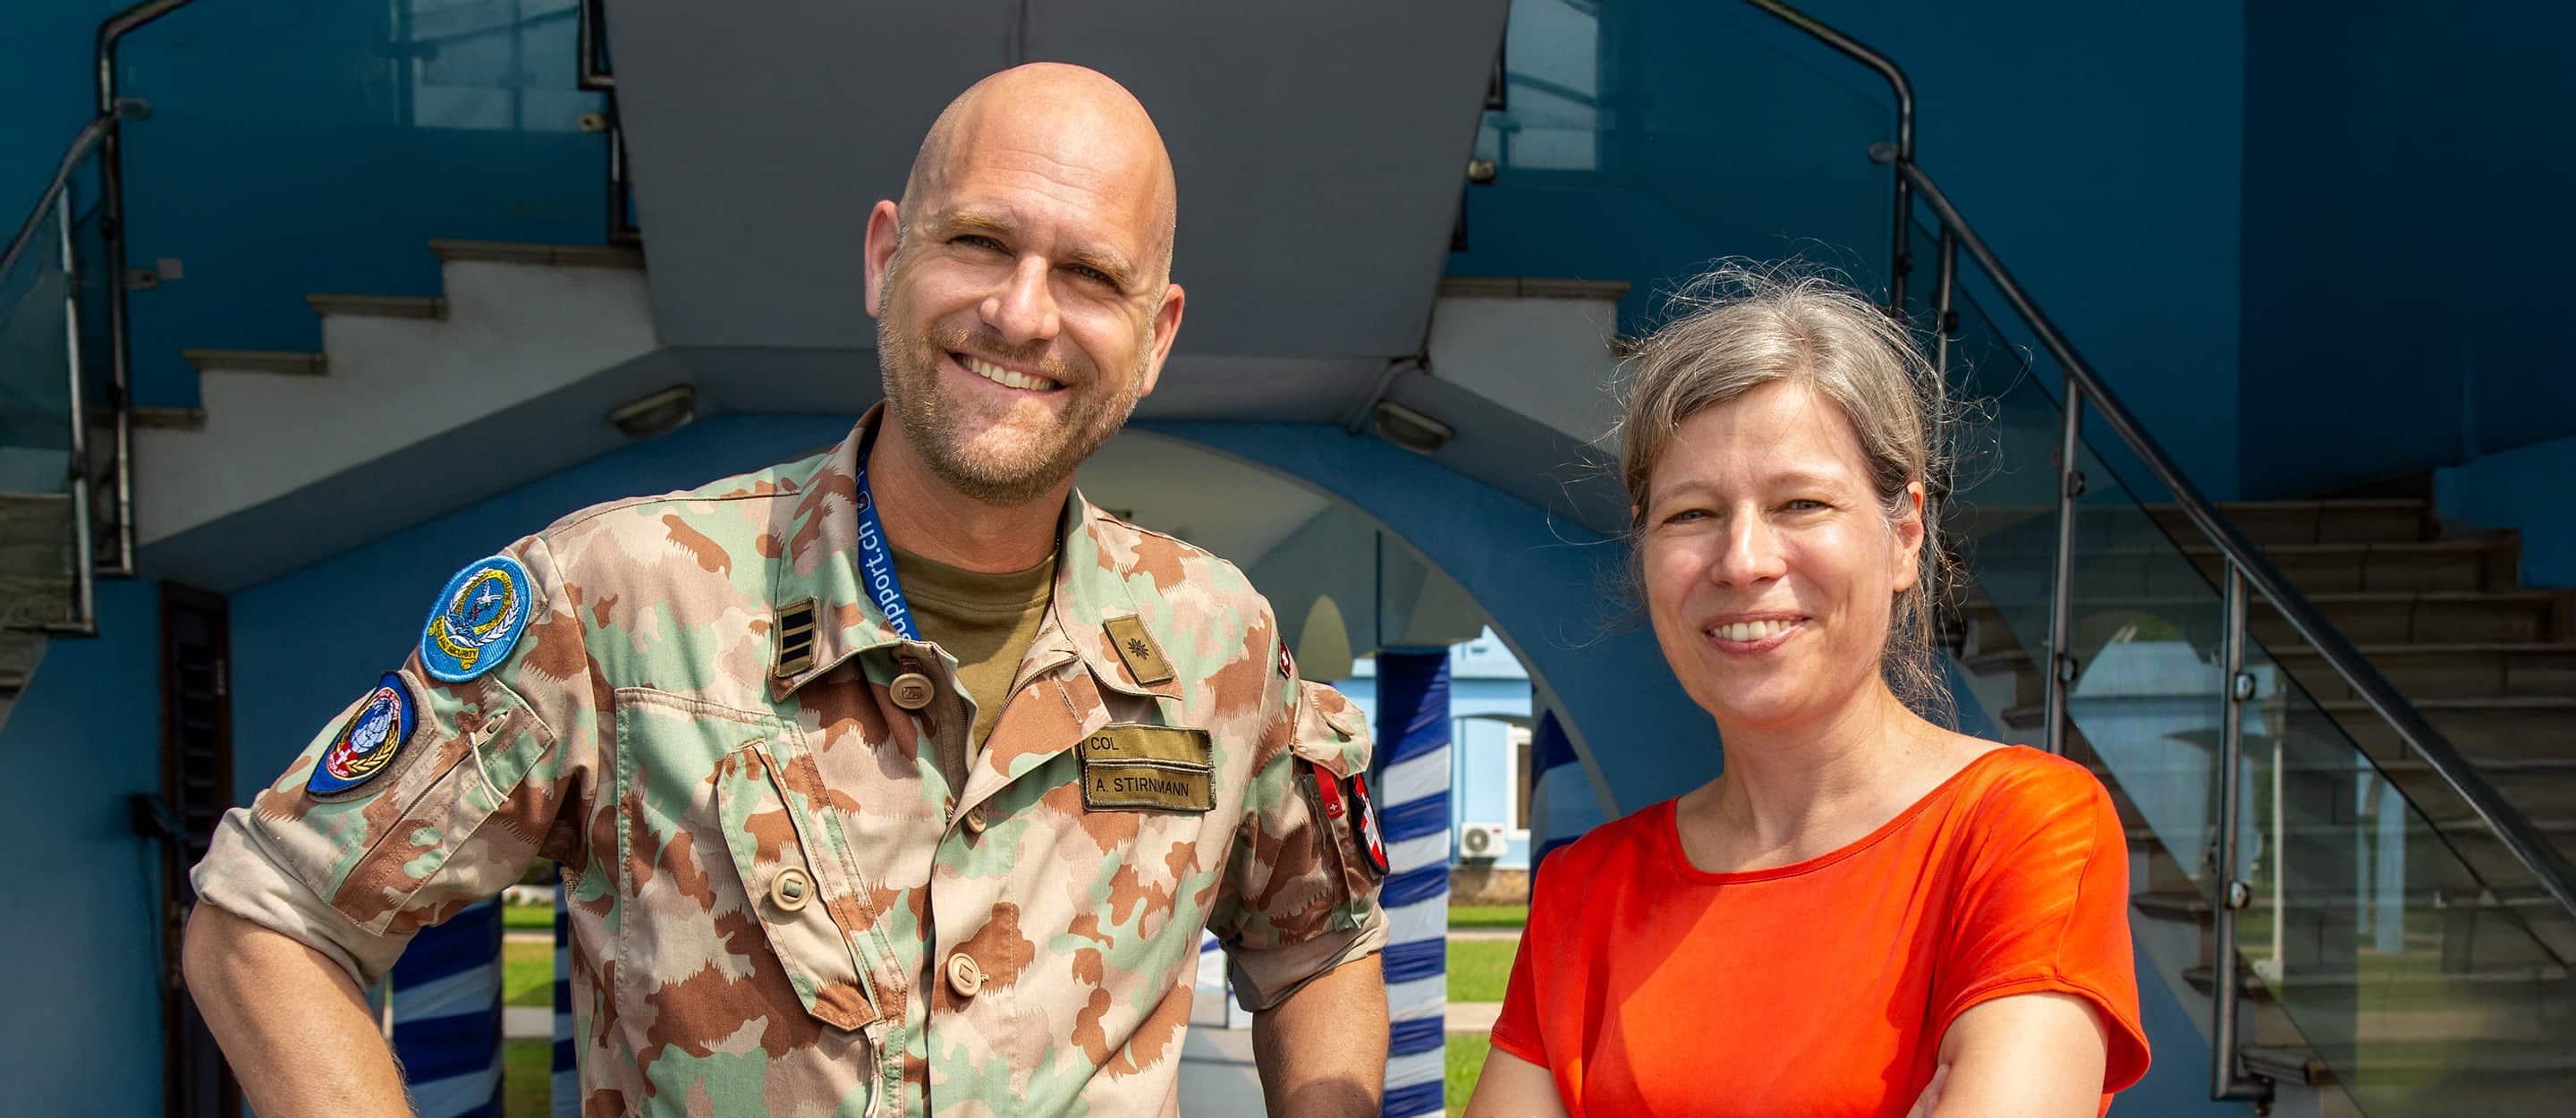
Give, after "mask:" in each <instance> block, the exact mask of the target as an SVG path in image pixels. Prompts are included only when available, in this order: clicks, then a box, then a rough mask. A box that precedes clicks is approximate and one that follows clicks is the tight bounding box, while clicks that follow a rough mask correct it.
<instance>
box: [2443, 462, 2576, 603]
mask: <svg viewBox="0 0 2576 1118" xmlns="http://www.w3.org/2000/svg"><path fill="white" fill-rule="evenodd" d="M2433 488H2434V503H2435V504H2436V505H2438V506H2439V507H2440V508H2441V511H2442V515H2443V516H2445V517H2448V518H2451V519H2455V520H2458V521H2461V522H2464V523H2466V524H2468V525H2470V526H2474V527H2482V528H2518V529H2521V531H2522V580H2523V583H2524V585H2527V586H2562V587H2563V586H2576V515H2571V513H2576V437H2569V438H2563V439H2553V440H2551V441H2549V442H2545V443H2532V444H2530V445H2528V446H2521V447H2516V448H2514V449H2512V450H2508V451H2503V452H2500V453H2496V454H2489V455H2483V456H2480V457H2478V458H2476V459H2474V460H2472V461H2470V462H2468V463H2467V464H2465V465H2460V466H2453V467H2450V468H2447V469H2443V470H2440V471H2437V472H2436V473H2435V474H2434V475H2433Z"/></svg>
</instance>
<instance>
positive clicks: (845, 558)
mask: <svg viewBox="0 0 2576 1118" xmlns="http://www.w3.org/2000/svg"><path fill="white" fill-rule="evenodd" d="M884 416H885V405H883V404H879V405H877V406H875V407H872V408H869V409H868V412H867V414H866V415H863V416H860V417H859V421H858V423H857V424H855V425H853V426H852V427H851V428H850V433H849V434H848V435H846V436H843V437H842V439H841V441H840V442H838V443H835V444H833V446H832V448H831V450H829V451H827V452H826V453H825V454H824V455H823V456H822V457H821V458H820V459H819V460H817V462H816V463H815V465H814V467H813V468H812V469H811V470H810V471H808V472H807V473H806V474H804V475H803V476H802V477H799V478H795V479H792V481H793V485H794V489H793V492H792V494H790V495H786V496H784V497H783V498H782V499H781V500H780V501H779V502H778V504H777V506H776V510H777V511H776V512H775V513H774V514H773V516H772V527H771V529H770V535H771V537H772V539H771V540H770V541H764V543H765V545H766V547H767V548H768V549H774V550H775V552H776V556H775V558H776V561H775V562H774V563H773V564H772V566H771V571H772V574H771V580H770V594H769V600H770V612H771V618H770V632H771V660H770V662H771V664H772V665H776V664H777V663H778V657H777V651H778V640H779V626H780V622H781V621H782V619H784V620H788V621H794V620H796V618H795V616H794V615H795V614H796V612H797V611H798V610H799V607H801V606H803V605H804V604H805V603H807V602H811V603H812V609H813V613H812V614H811V616H812V618H813V622H812V623H813V626H814V635H813V641H814V652H813V656H812V657H811V659H809V660H805V662H804V663H802V664H801V665H800V666H798V668H797V670H795V671H794V672H792V673H787V674H779V673H777V672H775V671H774V670H773V672H772V674H771V676H770V680H769V689H770V697H771V698H772V699H785V698H786V697H787V696H788V695H790V694H792V693H794V692H795V691H796V689H797V688H799V687H802V686H804V685H805V682H806V681H807V680H810V679H813V678H814V677H815V676H819V675H822V674H823V673H825V672H828V671H830V670H832V669H833V668H835V667H838V666H839V665H840V664H841V662H842V661H844V660H847V659H849V658H850V657H852V656H856V655H858V654H860V653H863V652H867V651H870V650H872V649H877V648H883V647H886V646H888V645H892V644H896V643H898V642H900V641H901V640H902V639H903V636H902V634H900V633H898V632H896V631H895V629H894V626H892V625H891V624H888V623H887V621H886V619H885V615H884V614H883V613H882V612H880V611H879V610H878V609H877V606H876V603H875V601H873V600H872V599H870V598H869V596H868V594H867V591H866V589H865V588H864V587H863V586H862V585H861V584H860V582H859V568H858V554H859V540H858V492H859V489H858V484H859V448H860V447H861V446H863V445H865V444H866V443H867V442H868V436H869V434H870V433H871V432H873V431H874V430H875V429H876V425H877V424H879V423H881V422H883V421H884ZM1061 523H1062V524H1063V532H1064V535H1063V538H1062V539H1061V540H1060V541H1058V545H1057V552H1056V555H1057V561H1056V570H1055V594H1054V600H1053V602H1052V603H1051V604H1050V606H1049V607H1048V609H1049V612H1050V615H1051V617H1050V619H1051V620H1052V621H1053V622H1054V624H1052V625H1050V626H1044V627H1042V628H1041V629H1040V631H1039V634H1038V637H1037V639H1036V641H1035V642H1033V643H1032V645H1031V646H1030V649H1029V653H1028V655H1029V656H1030V657H1036V656H1038V655H1040V654H1041V653H1042V652H1045V651H1048V650H1055V651H1057V652H1059V653H1061V652H1062V651H1064V650H1065V648H1064V646H1066V645H1069V646H1070V651H1071V652H1072V653H1074V654H1075V655H1076V656H1078V657H1080V658H1081V659H1082V661H1083V662H1084V664H1085V665H1087V666H1088V667H1089V668H1090V669H1091V674H1092V676H1093V677H1094V678H1095V679H1097V680H1099V681H1100V683H1101V684H1102V685H1103V686H1106V687H1109V688H1110V689H1112V690H1116V691H1121V692H1124V693H1127V694H1130V695H1137V696H1152V695H1159V696H1163V697H1167V698H1177V697H1179V695H1180V681H1179V680H1177V679H1172V680H1164V681H1162V682H1160V683H1156V684H1152V685H1146V684H1141V683H1138V682H1136V676H1135V674H1134V673H1133V672H1132V671H1130V670H1129V668H1128V666H1127V662H1126V661H1125V660H1124V659H1122V658H1121V657H1120V656H1119V655H1118V650H1117V646H1116V644H1115V643H1114V640H1113V638H1112V637H1111V636H1110V634H1109V632H1108V629H1107V624H1108V623H1109V622H1110V621H1111V620H1113V619H1116V618H1121V617H1139V618H1140V620H1142V621H1143V622H1144V624H1145V626H1146V628H1147V629H1148V630H1159V629H1161V628H1162V625H1161V624H1160V621H1161V619H1160V618H1157V617H1151V616H1143V615H1142V614H1141V611H1139V610H1138V609H1137V607H1136V599H1135V596H1134V593H1133V592H1132V591H1131V590H1130V583H1131V580H1134V579H1137V578H1144V579H1145V580H1146V581H1147V583H1148V584H1149V585H1150V584H1151V582H1152V577H1151V576H1150V575H1149V574H1146V573H1144V572H1140V571H1139V570H1138V569H1137V562H1136V549H1135V546H1134V542H1133V540H1131V539H1129V537H1132V536H1134V535H1135V534H1136V532H1135V530H1134V529H1132V528H1129V527H1127V526H1126V525H1123V524H1120V523H1119V522H1118V521H1116V520H1114V519H1111V518H1110V517H1109V516H1108V515H1107V514H1105V513H1103V512H1101V511H1100V509H1099V507H1098V506H1096V505H1093V504H1092V503H1091V502H1090V501H1088V500H1085V499H1083V496H1082V493H1081V491H1079V490H1076V491H1075V492H1074V493H1073V494H1072V496H1071V497H1069V498H1068V499H1067V501H1066V510H1065V515H1064V516H1063V517H1062V518H1061ZM1157 597H1158V598H1159V595H1157ZM1047 629H1054V630H1056V631H1055V632H1053V633H1049V632H1047V631H1046V630H1047Z"/></svg>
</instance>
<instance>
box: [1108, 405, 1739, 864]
mask: <svg viewBox="0 0 2576 1118" xmlns="http://www.w3.org/2000/svg"><path fill="white" fill-rule="evenodd" d="M1131 430H1136V431H1141V432H1145V433H1150V434H1153V435H1159V436H1162V437H1165V438H1170V439H1175V440H1179V441H1182V442H1186V443H1190V444H1194V445H1196V446H1198V447H1200V448H1203V449H1205V450H1207V451H1210V452H1212V453H1215V454H1218V455H1222V456H1225V457H1228V458H1233V459H1236V460H1239V461H1242V462H1247V463H1251V464H1253V465H1256V466H1260V467H1263V468H1265V469H1267V470H1268V471H1270V472H1272V473H1275V474H1278V475H1280V476H1282V477H1285V478H1287V479H1290V480H1292V481H1294V482H1296V483H1297V484H1299V485H1302V486H1304V487H1306V488H1309V489H1312V490H1314V491H1317V492H1320V493H1322V494H1325V495H1327V496H1329V497H1332V498H1334V499H1336V500H1338V501H1340V502H1341V503H1343V504H1345V505H1347V506H1349V507H1350V508H1352V509H1354V510H1356V511H1357V512H1358V513H1359V514H1360V515H1362V516H1364V517H1366V518H1367V519H1368V520H1369V521H1371V522H1373V523H1374V524H1375V525H1376V526H1377V527H1378V528H1379V529H1380V530H1382V531H1384V532H1385V533H1386V534H1387V535H1388V536H1389V537H1391V538H1393V539H1395V540H1397V541H1398V542H1400V543H1401V544H1402V545H1403V546H1404V547H1405V548H1406V549H1407V550H1408V551H1410V552H1411V553H1412V554H1413V555H1414V556H1415V557H1416V558H1418V559H1420V560H1421V561H1422V562H1423V563H1424V564H1426V565H1428V566H1430V567H1431V568H1433V569H1435V570H1438V571H1439V572H1440V573H1442V574H1443V575H1446V576H1447V577H1449V578H1450V579H1452V580H1454V581H1455V582H1457V583H1458V585H1459V586H1461V587H1463V588H1464V589H1465V590H1466V591H1467V593H1468V594H1469V595H1470V596H1472V597H1474V598H1475V599H1476V601H1477V602H1478V603H1479V604H1480V605H1482V606H1483V607H1484V609H1485V611H1486V613H1487V616H1488V617H1489V619H1490V620H1491V621H1492V623H1493V627H1494V631H1495V632H1496V633H1497V634H1498V635H1500V636H1501V637H1502V639H1503V641H1504V642H1505V643H1506V644H1507V645H1509V646H1510V648H1511V650H1512V653H1513V655H1514V656H1517V657H1518V658H1519V659H1520V661H1521V663H1522V665H1524V666H1525V667H1527V668H1528V669H1529V672H1530V682H1531V685H1532V687H1533V689H1534V690H1535V691H1536V692H1537V694H1538V697H1539V699H1540V701H1541V702H1542V703H1543V704H1545V705H1547V706H1551V707H1554V708H1555V709H1556V710H1558V711H1560V712H1562V714H1563V716H1564V719H1565V721H1566V724H1567V734H1568V736H1569V737H1570V738H1572V740H1573V742H1574V747H1575V752H1576V754H1577V755H1578V756H1579V757H1580V758H1581V759H1582V762H1583V765H1584V768H1585V770H1586V771H1587V772H1588V773H1589V775H1590V776H1591V778H1592V785H1593V788H1594V789H1595V791H1596V793H1598V794H1601V795H1603V796H1604V797H1605V798H1606V799H1607V801H1608V802H1606V803H1604V804H1603V805H1602V809H1603V811H1604V813H1605V814H1606V815H1609V816H1613V817H1615V816H1618V815H1622V814H1626V813H1628V812H1632V811H1635V810H1637V809H1639V808H1642V807H1645V806H1647V805H1648V804H1651V803H1654V802H1656V801H1658V800H1662V799H1666V798H1668V797H1671V796H1674V795H1678V794H1680V793H1682V792H1685V791H1688V790H1690V789H1691V788H1693V787H1696V786H1698V785H1699V784H1700V783H1702V782H1705V781H1707V780H1709V779H1710V778H1712V777H1715V776H1716V775H1717V772H1718V770H1719V768H1720V767H1721V764H1722V760H1721V757H1720V755H1719V751H1718V743H1717V730H1716V726H1715V724H1714V723H1712V722H1711V721H1710V719H1709V717H1708V714H1707V712H1705V711H1703V710H1701V709H1700V708H1699V706H1698V704H1696V703H1693V702H1692V701H1691V700H1690V697H1689V696H1688V695H1686V694H1684V693H1683V692H1682V689H1681V685H1680V684H1679V683H1678V682H1676V681H1675V680H1674V678H1673V675H1672V672H1671V670H1670V669H1669V668H1668V667H1667V666H1666V665H1665V663H1664V657H1663V652H1662V650H1661V649H1660V648H1658V647H1657V646H1656V644H1655V641H1654V637H1653V635H1652V634H1651V633H1650V632H1648V631H1646V629H1645V628H1644V627H1643V626H1627V627H1608V626H1605V624H1604V619H1605V618H1607V617H1608V616H1610V615H1611V613H1612V612H1613V611H1614V609H1615V607H1612V606H1610V605H1609V604H1608V603H1607V602H1606V601H1605V599H1604V598H1603V597H1602V592H1603V589H1604V588H1606V587H1609V586H1613V585H1616V581H1617V577H1616V576H1617V573H1618V564H1619V563H1620V562H1621V561H1622V560H1621V553H1620V550H1619V548H1618V546H1617V545H1616V542H1615V541H1611V540H1608V539H1606V538H1604V537H1602V536H1600V535H1599V534H1597V533H1594V532H1592V531H1590V530H1588V529H1585V528H1583V527H1581V526H1579V525H1574V524H1570V523H1567V522H1564V521H1561V520H1558V519H1555V518H1553V517H1551V516H1550V515H1549V513H1548V512H1547V510H1545V509H1543V508H1540V507H1538V506H1536V505H1533V504H1530V503H1529V502H1526V501H1523V500H1521V499H1519V498H1517V497H1514V496H1512V495H1510V494H1508V493H1505V492H1503V491H1502V490H1500V489H1496V488H1494V487H1493V486H1490V485H1487V484H1485V483H1483V482H1481V481H1478V480H1476V479H1474V478H1471V477H1467V476H1466V475H1463V474H1460V473H1457V472H1455V471H1452V470H1450V469H1448V468H1446V467H1443V466H1441V465H1440V464H1439V463H1437V462H1436V461H1434V460H1432V459H1428V458H1424V457H1422V456H1419V455H1415V454H1411V453H1408V452H1406V451H1403V450H1400V449H1397V448H1396V447H1394V446H1393V445H1391V444H1388V443H1387V442H1385V441H1383V440H1380V439H1377V438H1373V437H1367V436H1357V435H1352V434H1349V433H1347V432H1345V431H1343V430H1342V429H1341V428H1338V427H1328V426H1321V425H1315V424H1290V423H1184V422H1154V423H1140V424H1137V425H1135V426H1134V427H1133V428H1131ZM1605 627H1608V628H1611V631H1608V632H1603V631H1602V630H1603V629H1604V628H1605Z"/></svg>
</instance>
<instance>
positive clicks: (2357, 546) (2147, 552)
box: [1970, 532, 2521, 597]
mask: <svg viewBox="0 0 2576 1118" xmlns="http://www.w3.org/2000/svg"><path fill="white" fill-rule="evenodd" d="M2010 542H2011V543H2013V544H2015V545H2017V546H2013V547H2011V548H2010V549H2009V550H2006V549H2003V548H2000V547H1981V548H1978V549H1976V550H1974V551H1973V552H1971V555H1972V558H1971V562H1970V566H1971V567H1972V568H1973V569H1975V570H1977V571H1979V572H1981V573H1983V574H1985V575H1986V576H1987V577H1989V578H1993V577H1998V576H2002V577H2012V578H2015V579H2032V578H2036V579H2039V580H2041V583H2042V584H2043V585H2044V584H2045V580H2046V579H2047V577H2048V572H2049V571H2050V570H2051V564H2052V563H2053V561H2054V553H2053V548H2054V547H2055V541H2054V539H2053V538H2051V539H2049V540H2037V539H2031V538H2023V539H2017V540H2014V541H2010ZM2520 554H2521V539H2520V537H2518V536H2516V535H2514V534H2513V533H2510V532H2498V533H2490V534H2488V535H2483V536H2473V537H2467V538H2462V539H2446V540H2407V541H2398V542H2387V541H2380V542H2340V543H2298V544H2272V545H2267V546H2265V547H2264V548H2263V557H2264V558H2265V559H2267V560H2269V561H2270V562H2271V564H2272V566H2273V568H2274V569H2276V570H2278V571H2280V572H2281V574H2282V575H2283V576H2284V577H2286V578H2288V579H2289V580H2290V584H2291V585H2292V586H2294V587H2296V588H2297V589H2298V590H2299V592H2300V593H2302V594H2311V595H2313V594H2327V593H2354V592H2361V591H2405V590H2504V589H2513V588H2514V587H2515V583H2514V574H2515V569H2516V566H2517V564H2518V561H2519V557H2520ZM2075 563H2076V574H2075V586H2076V593H2077V594H2079V595H2082V596H2086V597H2099V596H2103V595H2112V596H2121V595H2140V596H2154V595H2170V596H2176V597H2188V596H2192V595H2198V594H2208V595H2213V596H2214V595H2216V593H2217V586H2218V580H2219V578H2220V577H2221V575H2223V574H2224V572H2225V558H2224V553H2222V552H2220V551H2219V550H2218V548H2217V546H2216V545H2214V544H2209V543H2206V542H2202V541H2200V540H2199V538H2198V537H2197V536H2196V535H2195V536H2193V537H2190V538H2189V539H2188V540H2187V541H2186V543H2185V546H2183V547H2181V548H2179V549H2177V548H2176V547H2175V546H2174V545H2173V544H2172V543H2171V542H2169V541H2165V540H2157V541H2155V542H2153V543H2147V544H2129V545H2124V546H2116V547H2105V548H2094V549H2083V548H2079V549H2078V550H2077V551H2076V555H2075Z"/></svg>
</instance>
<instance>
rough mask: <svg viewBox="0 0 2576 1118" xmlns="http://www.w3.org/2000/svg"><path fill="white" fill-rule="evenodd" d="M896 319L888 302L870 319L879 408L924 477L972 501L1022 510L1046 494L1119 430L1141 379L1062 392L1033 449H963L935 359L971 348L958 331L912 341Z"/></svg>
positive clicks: (1077, 386)
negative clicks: (1117, 387)
mask: <svg viewBox="0 0 2576 1118" xmlns="http://www.w3.org/2000/svg"><path fill="white" fill-rule="evenodd" d="M902 317H903V316H902V314H901V310H900V307H899V306H897V305H895V304H894V303H893V301H891V300H890V301H889V305H888V306H887V308H886V313H885V315H884V317H882V318H880V319H878V321H877V368H878V372H879V373H880V375H882V376H883V378H884V380H885V396H886V410H887V412H889V413H890V414H892V415H893V417H894V421H895V422H897V423H900V424H902V425H903V434H904V438H905V440H906V441H907V442H909V443H911V444H912V445H913V446H914V447H916V448H918V449H919V451H920V454H921V457H922V461H923V462H924V463H925V464H927V465H928V466H929V467H930V472H931V473H932V474H934V475H936V476H937V477H938V478H939V480H940V481H941V482H943V483H945V484H946V485H947V486H948V487H949V488H951V489H954V490H956V491H957V492H959V493H961V494H964V495H965V496H967V497H968V498H970V499H972V500H975V501H979V502H982V503H984V504H988V505H1024V504H1027V503H1029V502H1031V501H1034V500H1037V499H1038V498H1040V497H1044V496H1046V494H1047V491H1048V490H1051V489H1054V488H1055V487H1056V486H1057V485H1059V484H1061V483H1063V481H1064V480H1065V479H1066V478H1069V477H1071V476H1073V472H1074V470H1075V469H1077V468H1079V467H1080V466H1081V465H1082V463H1083V460H1084V459H1087V458H1089V457H1091V453H1092V452H1093V451H1095V450H1098V449H1100V445H1101V444H1102V443H1105V442H1108V441H1109V439H1110V437H1111V436H1113V435H1116V434H1117V433H1118V430H1119V428H1121V427H1124V426H1126V424H1127V417H1128V416H1129V415H1132V414H1134V412H1135V410H1136V401H1137V394H1136V386H1138V385H1140V384H1142V383H1143V382H1144V370H1143V368H1142V366H1141V365H1140V366H1139V367H1138V368H1137V369H1136V370H1135V372H1134V375H1133V376H1132V377H1131V378H1130V379H1129V381H1128V382H1127V384H1126V385H1125V386H1124V388H1125V390H1124V391H1116V392H1114V393H1112V394H1109V395H1102V394H1101V393H1102V392H1103V391H1104V390H1105V389H1106V388H1107V386H1105V385H1101V384H1098V383H1081V384H1073V385H1068V386H1067V387H1066V388H1065V389H1064V390H1063V391H1066V392H1069V393H1073V394H1075V395H1074V398H1073V399H1072V401H1071V402H1070V403H1071V407H1069V408H1068V409H1067V410H1066V413H1065V417H1064V422H1063V423H1062V424H1061V425H1059V426H1058V427H1056V428H1055V429H1054V430H1052V431H1047V432H1041V433H1039V435H1038V436H1037V438H1036V439H1035V440H1032V443H1033V445H1022V446H1015V447H1012V448H1011V450H1010V451H1005V452H1003V453H998V454H997V453H993V452H989V451H986V450H984V449H982V448H979V447H972V446H969V445H966V443H967V440H966V437H965V436H964V435H963V434H961V433H960V431H959V428H960V427H961V426H962V424H963V421H962V419H961V418H960V417H959V416H958V414H957V410H956V409H955V408H954V407H952V406H951V405H950V401H949V400H948V399H946V398H945V397H944V396H943V395H942V394H941V391H940V385H939V359H940V356H941V355H942V354H944V353H947V352H949V351H952V350H969V349H974V348H977V347H975V346H974V345H972V344H971V342H972V339H971V337H970V336H968V335H967V334H965V333H963V332H960V331H945V332H941V331H934V332H933V336H932V337H929V338H921V337H917V336H915V335H914V334H912V333H911V332H910V331H908V330H906V329H904V328H903V327H902V326H900V325H898V324H897V323H898V322H899V321H900V320H901V318H902ZM1148 359H1150V358H1148Z"/></svg>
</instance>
